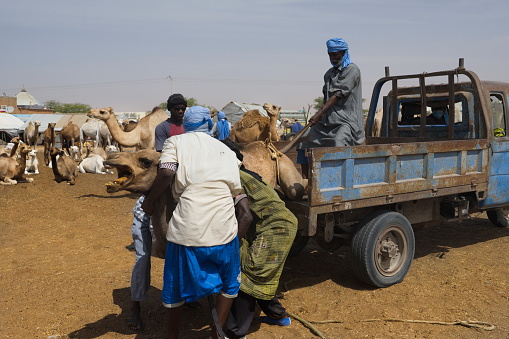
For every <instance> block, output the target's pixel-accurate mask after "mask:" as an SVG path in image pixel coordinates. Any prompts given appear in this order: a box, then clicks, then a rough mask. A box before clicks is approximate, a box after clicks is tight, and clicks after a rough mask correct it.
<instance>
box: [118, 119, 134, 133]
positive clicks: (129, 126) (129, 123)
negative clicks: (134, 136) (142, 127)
mask: <svg viewBox="0 0 509 339" xmlns="http://www.w3.org/2000/svg"><path fill="white" fill-rule="evenodd" d="M136 126H138V122H136V121H134V120H126V121H122V130H123V131H124V132H131V131H132V130H133V129H135V128H136Z"/></svg>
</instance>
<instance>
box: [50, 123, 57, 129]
mask: <svg viewBox="0 0 509 339" xmlns="http://www.w3.org/2000/svg"><path fill="white" fill-rule="evenodd" d="M56 125H57V124H56V123H55V122H50V123H48V128H49V129H55V126H56Z"/></svg>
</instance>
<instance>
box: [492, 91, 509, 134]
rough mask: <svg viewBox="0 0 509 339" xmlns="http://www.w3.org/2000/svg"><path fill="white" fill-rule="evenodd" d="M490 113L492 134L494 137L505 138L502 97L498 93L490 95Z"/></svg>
mask: <svg viewBox="0 0 509 339" xmlns="http://www.w3.org/2000/svg"><path fill="white" fill-rule="evenodd" d="M490 101H491V113H492V116H493V134H494V135H495V137H505V136H506V126H505V112H504V101H503V96H502V94H500V93H493V92H492V93H490Z"/></svg>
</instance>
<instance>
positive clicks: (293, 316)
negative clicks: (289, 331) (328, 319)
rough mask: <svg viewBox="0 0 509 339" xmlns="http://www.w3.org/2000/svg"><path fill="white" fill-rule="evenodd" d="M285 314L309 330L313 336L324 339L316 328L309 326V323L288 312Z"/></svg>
mask: <svg viewBox="0 0 509 339" xmlns="http://www.w3.org/2000/svg"><path fill="white" fill-rule="evenodd" d="M286 314H288V315H289V316H290V317H292V318H293V319H295V320H298V321H300V322H301V323H302V324H303V325H304V326H306V327H307V328H309V329H310V330H311V331H312V332H313V333H314V334H316V335H317V336H318V337H320V338H321V339H325V336H324V335H323V334H322V332H320V331H319V330H318V329H317V328H316V327H314V326H313V324H311V323H310V322H309V321H307V320H305V319H302V318H301V317H299V316H297V315H295V314H293V313H290V312H288V311H287V312H286Z"/></svg>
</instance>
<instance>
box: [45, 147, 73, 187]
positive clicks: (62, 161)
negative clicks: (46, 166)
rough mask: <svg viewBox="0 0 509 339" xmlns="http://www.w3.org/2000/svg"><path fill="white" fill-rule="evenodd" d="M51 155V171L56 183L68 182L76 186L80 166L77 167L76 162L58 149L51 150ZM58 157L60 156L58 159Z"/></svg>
mask: <svg viewBox="0 0 509 339" xmlns="http://www.w3.org/2000/svg"><path fill="white" fill-rule="evenodd" d="M50 155H51V169H52V170H53V175H54V176H55V181H56V182H58V183H60V182H62V181H67V183H68V184H69V185H74V184H75V183H76V177H77V176H78V166H76V163H75V162H74V160H72V159H71V158H70V157H69V156H68V155H66V154H65V153H64V151H63V150H61V149H59V148H56V147H52V148H51V151H50ZM57 156H59V158H58V159H57Z"/></svg>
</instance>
